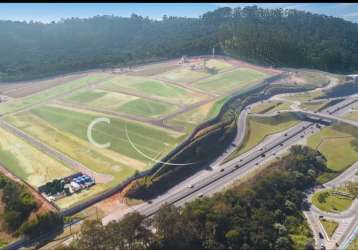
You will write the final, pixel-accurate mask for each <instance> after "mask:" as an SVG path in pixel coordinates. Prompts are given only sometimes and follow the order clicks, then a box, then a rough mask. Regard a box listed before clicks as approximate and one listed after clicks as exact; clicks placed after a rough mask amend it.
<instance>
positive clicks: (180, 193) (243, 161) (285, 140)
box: [102, 99, 358, 224]
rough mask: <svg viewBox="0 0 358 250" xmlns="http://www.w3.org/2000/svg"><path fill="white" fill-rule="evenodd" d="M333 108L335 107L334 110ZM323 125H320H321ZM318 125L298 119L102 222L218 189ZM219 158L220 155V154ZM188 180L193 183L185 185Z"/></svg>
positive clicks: (341, 109)
mask: <svg viewBox="0 0 358 250" xmlns="http://www.w3.org/2000/svg"><path fill="white" fill-rule="evenodd" d="M357 100H358V99H353V100H352V99H348V100H344V101H342V102H340V103H338V104H336V105H334V106H331V107H329V108H327V109H325V110H323V111H321V113H322V114H329V113H331V112H332V110H334V111H333V112H332V113H331V114H336V113H337V114H338V113H344V112H345V111H347V110H348V109H349V108H350V106H351V105H353V104H355V102H356V101H357ZM336 108H338V109H337V110H336ZM243 124H245V122H243V123H242V124H241V125H240V124H239V125H238V130H239V129H242V126H243ZM322 127H323V126H322ZM319 129H320V128H318V127H317V126H315V125H314V123H312V122H307V121H304V122H300V123H299V124H297V125H296V126H294V127H292V128H290V129H288V130H287V131H286V132H285V133H282V134H281V135H280V136H279V137H277V138H275V139H273V140H271V141H269V142H267V144H266V145H265V146H264V147H263V148H262V150H254V151H252V152H251V153H250V154H247V155H245V156H244V157H237V158H235V159H233V160H231V161H229V162H227V163H225V164H222V165H220V163H219V162H218V161H216V162H215V163H214V164H211V165H210V168H211V169H212V170H211V173H210V174H207V175H206V176H205V178H203V177H201V178H199V177H198V178H195V177H194V178H191V180H188V181H186V182H185V181H184V182H182V183H180V184H179V185H177V186H176V187H174V188H172V189H171V190H169V191H168V192H167V193H166V194H164V195H161V196H159V197H157V198H155V199H153V200H151V202H150V203H148V202H147V203H144V204H141V205H138V206H136V207H133V208H131V209H129V211H114V212H113V213H111V214H109V215H108V216H106V217H104V218H103V220H102V222H103V223H104V224H107V223H108V222H110V221H112V220H118V219H120V218H122V216H123V215H124V214H126V213H127V212H130V211H137V212H139V213H141V214H143V215H145V216H151V215H153V214H154V213H155V212H157V211H158V209H159V208H160V207H161V206H162V205H164V204H173V205H176V206H181V205H183V204H185V203H186V202H189V201H191V200H194V199H196V198H199V197H202V196H204V195H209V194H212V193H213V192H216V191H219V190H221V189H222V187H223V186H225V184H226V183H227V182H230V181H233V180H236V179H238V178H240V177H242V176H244V175H245V174H247V173H248V172H249V171H250V170H252V169H253V168H258V167H259V166H260V165H261V164H262V163H263V162H264V161H267V160H269V159H272V157H274V156H275V155H276V154H278V153H279V152H281V151H283V150H287V148H289V147H290V146H291V145H293V144H296V143H297V142H298V141H300V140H302V139H303V138H305V137H307V136H308V135H311V134H313V133H315V132H317V131H319ZM240 133H241V134H244V133H243V131H242V130H241V131H240ZM221 158H222V157H221ZM190 181H192V183H194V184H192V185H193V186H191V185H188V184H187V183H190Z"/></svg>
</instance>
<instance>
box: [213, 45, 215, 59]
mask: <svg viewBox="0 0 358 250" xmlns="http://www.w3.org/2000/svg"><path fill="white" fill-rule="evenodd" d="M213 57H215V47H214V48H213Z"/></svg>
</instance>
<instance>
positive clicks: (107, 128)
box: [32, 107, 176, 160]
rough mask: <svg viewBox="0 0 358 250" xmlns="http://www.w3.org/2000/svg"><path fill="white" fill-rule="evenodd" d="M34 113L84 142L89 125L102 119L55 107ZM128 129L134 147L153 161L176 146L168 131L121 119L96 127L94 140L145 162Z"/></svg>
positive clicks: (41, 109) (112, 119)
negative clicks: (126, 131) (153, 158)
mask: <svg viewBox="0 0 358 250" xmlns="http://www.w3.org/2000/svg"><path fill="white" fill-rule="evenodd" d="M32 112H33V113H34V114H35V115H37V116H38V117H40V118H41V119H44V120H45V121H47V122H49V123H50V124H52V125H53V126H54V127H57V128H58V129H61V130H63V131H65V132H68V133H70V134H73V135H74V136H76V137H78V138H81V139H83V140H87V134H86V133H87V127H88V125H89V124H90V123H91V122H92V121H93V120H94V119H96V118H98V117H99V116H95V115H90V114H85V113H79V112H75V111H70V110H65V109H60V108H55V107H42V108H38V109H36V110H33V111H32ZM126 126H127V128H128V134H129V136H130V139H131V140H132V141H133V142H134V143H135V144H138V145H137V146H138V148H139V149H140V150H141V151H143V152H145V153H146V154H148V155H150V156H152V157H154V156H155V155H157V154H158V152H161V151H163V150H164V148H165V147H169V148H170V147H171V146H172V145H173V144H175V143H176V140H175V138H174V137H172V136H171V135H170V133H168V132H166V131H165V130H162V129H156V128H154V127H152V126H146V125H144V124H139V123H136V122H130V121H125V120H122V119H118V118H111V124H110V125H109V124H107V123H99V124H98V125H96V127H95V128H94V129H93V137H94V139H95V140H96V141H98V142H99V143H105V142H108V141H111V147H110V149H111V150H113V151H115V152H119V153H121V154H124V155H126V156H129V157H131V158H135V159H136V158H139V159H142V160H144V159H143V157H141V156H140V155H139V154H138V153H137V152H136V151H135V150H134V149H132V147H130V144H129V142H128V140H127V137H126V134H125V127H126ZM165 145H167V146H165Z"/></svg>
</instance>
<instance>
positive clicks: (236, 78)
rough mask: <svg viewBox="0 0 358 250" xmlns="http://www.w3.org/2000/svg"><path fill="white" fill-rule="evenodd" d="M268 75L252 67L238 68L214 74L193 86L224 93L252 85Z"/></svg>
mask: <svg viewBox="0 0 358 250" xmlns="http://www.w3.org/2000/svg"><path fill="white" fill-rule="evenodd" d="M267 76H268V75H267V74H265V73H262V72H259V71H256V70H253V69H247V68H239V69H236V70H233V71H230V72H225V73H222V74H216V75H214V76H212V77H210V78H208V79H204V80H202V81H199V82H197V83H195V87H197V88H199V89H202V90H205V91H210V92H213V93H225V92H227V91H230V90H234V89H235V90H236V89H243V88H245V87H249V86H252V85H253V84H255V83H254V82H256V81H260V80H262V79H264V78H265V77H267Z"/></svg>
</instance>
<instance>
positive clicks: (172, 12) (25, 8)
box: [0, 3, 358, 23]
mask: <svg viewBox="0 0 358 250" xmlns="http://www.w3.org/2000/svg"><path fill="white" fill-rule="evenodd" d="M246 5H254V3H227V4H226V3H217V4H216V3H174V4H169V3H156V4H155V3H151V4H149V3H72V4H71V3H55V4H49V3H3V4H0V20H18V21H31V20H33V21H42V22H51V21H58V20H60V19H61V18H68V17H92V16H95V15H112V14H113V15H116V16H130V15H131V14H132V13H136V14H138V15H141V16H149V17H150V18H155V19H160V18H161V17H162V16H163V15H165V14H166V15H168V16H186V17H198V16H200V15H201V14H203V13H205V12H207V11H210V10H214V9H216V8H218V7H223V6H229V7H237V6H241V7H243V6H246ZM256 5H258V6H260V7H266V8H295V9H300V10H307V11H310V12H314V13H320V14H326V15H331V16H337V17H342V18H344V19H346V20H349V21H352V22H357V23H358V4H355V3H313V4H311V3H257V4H256Z"/></svg>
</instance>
